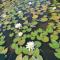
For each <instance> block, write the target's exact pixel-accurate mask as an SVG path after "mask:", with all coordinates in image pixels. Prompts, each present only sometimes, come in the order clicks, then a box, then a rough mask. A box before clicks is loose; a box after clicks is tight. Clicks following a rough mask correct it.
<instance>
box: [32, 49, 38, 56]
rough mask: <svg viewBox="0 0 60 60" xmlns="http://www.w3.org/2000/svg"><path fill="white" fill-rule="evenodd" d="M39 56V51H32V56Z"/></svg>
mask: <svg viewBox="0 0 60 60" xmlns="http://www.w3.org/2000/svg"><path fill="white" fill-rule="evenodd" d="M38 55H39V49H38V48H36V49H34V52H33V56H35V57H37V56H38Z"/></svg>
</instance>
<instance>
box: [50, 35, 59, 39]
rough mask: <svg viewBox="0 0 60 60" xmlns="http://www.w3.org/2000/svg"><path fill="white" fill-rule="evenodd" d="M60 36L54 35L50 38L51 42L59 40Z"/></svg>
mask: <svg viewBox="0 0 60 60" xmlns="http://www.w3.org/2000/svg"><path fill="white" fill-rule="evenodd" d="M58 38H59V37H58V35H56V34H52V35H51V36H50V39H51V40H58Z"/></svg>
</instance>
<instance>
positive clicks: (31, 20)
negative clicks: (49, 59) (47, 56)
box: [0, 0, 60, 60]
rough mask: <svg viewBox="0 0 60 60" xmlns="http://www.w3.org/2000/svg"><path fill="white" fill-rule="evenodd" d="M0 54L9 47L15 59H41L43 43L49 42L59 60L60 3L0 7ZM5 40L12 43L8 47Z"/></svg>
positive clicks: (13, 0) (11, 0)
mask: <svg viewBox="0 0 60 60" xmlns="http://www.w3.org/2000/svg"><path fill="white" fill-rule="evenodd" d="M0 8H1V9H3V11H2V14H1V16H0V54H6V53H7V52H8V50H9V48H11V49H13V50H14V52H15V54H16V55H17V57H16V60H43V57H42V55H41V53H40V52H41V51H40V49H41V46H42V43H49V46H50V47H51V48H53V49H54V50H55V52H54V55H55V56H56V57H57V58H59V59H60V4H59V3H57V4H56V5H54V4H48V3H46V2H45V3H44V4H42V3H40V0H36V1H35V0H33V1H29V0H24V1H23V0H8V1H4V2H3V3H2V4H0ZM7 40H8V41H11V43H10V44H9V46H10V47H9V46H5V45H7V43H6V42H7Z"/></svg>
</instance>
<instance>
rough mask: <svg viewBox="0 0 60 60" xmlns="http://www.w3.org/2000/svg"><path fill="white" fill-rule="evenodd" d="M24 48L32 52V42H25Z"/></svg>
mask: <svg viewBox="0 0 60 60" xmlns="http://www.w3.org/2000/svg"><path fill="white" fill-rule="evenodd" d="M26 48H28V49H29V51H30V50H33V49H34V42H33V41H31V42H27V45H26Z"/></svg>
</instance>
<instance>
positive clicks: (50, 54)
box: [41, 43, 59, 60]
mask: <svg viewBox="0 0 60 60" xmlns="http://www.w3.org/2000/svg"><path fill="white" fill-rule="evenodd" d="M41 55H42V56H43V60H59V59H57V58H56V57H55V56H54V50H53V49H52V48H50V47H49V43H43V44H42V47H41Z"/></svg>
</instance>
